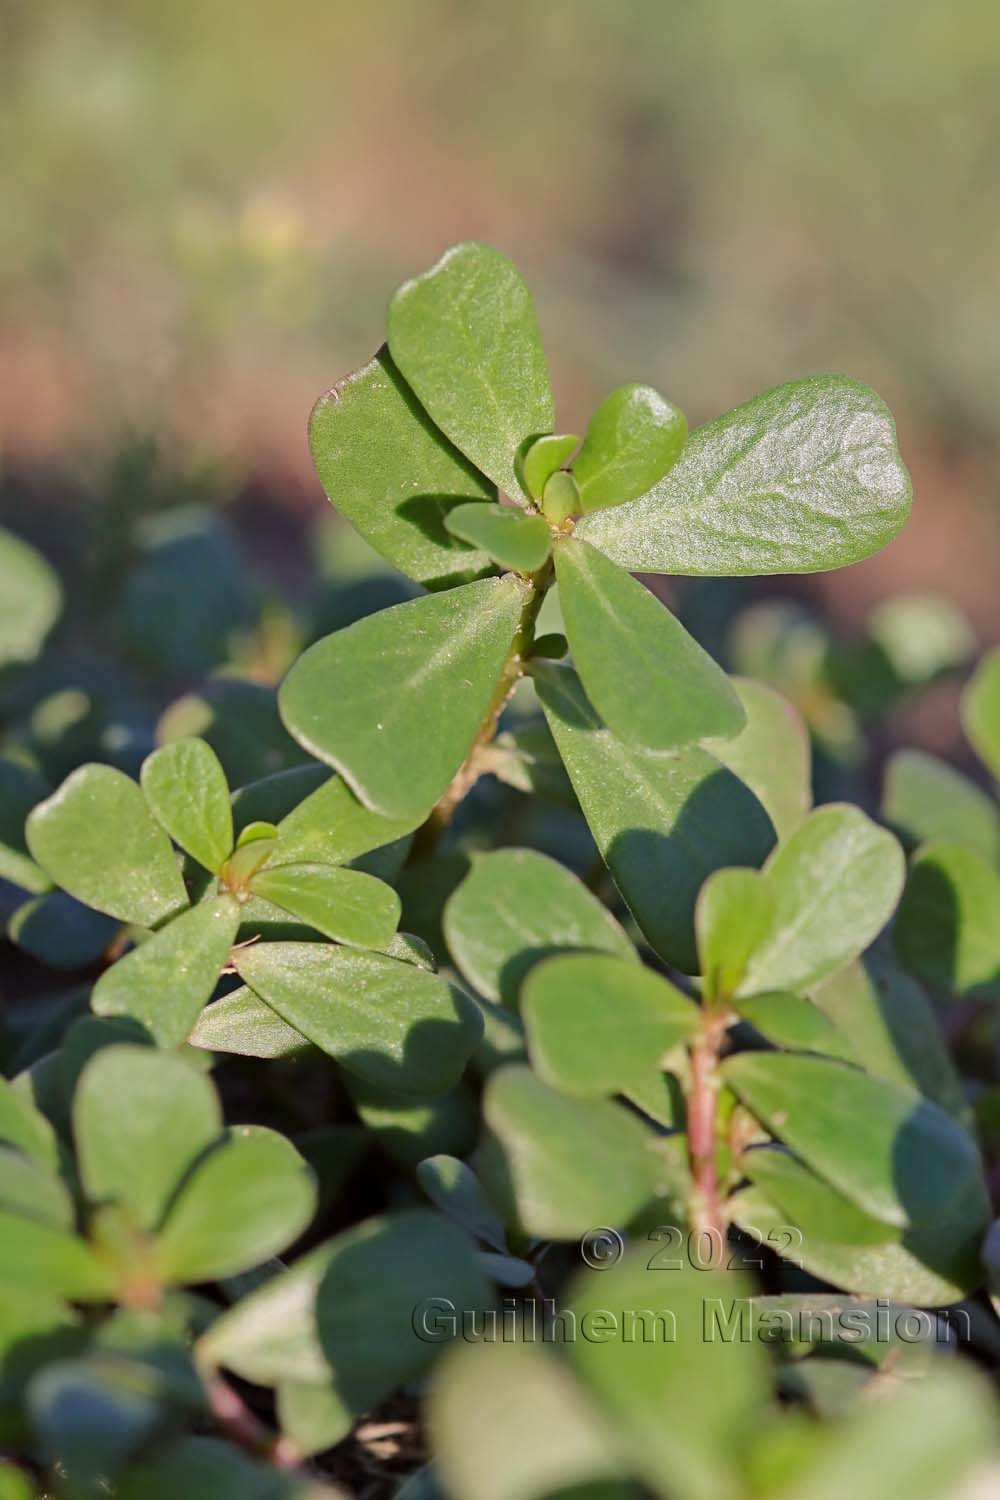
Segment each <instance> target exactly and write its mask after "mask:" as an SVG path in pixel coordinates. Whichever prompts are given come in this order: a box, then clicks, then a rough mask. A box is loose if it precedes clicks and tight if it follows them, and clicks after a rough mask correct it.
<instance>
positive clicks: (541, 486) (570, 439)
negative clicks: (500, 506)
mask: <svg viewBox="0 0 1000 1500" xmlns="http://www.w3.org/2000/svg"><path fill="white" fill-rule="evenodd" d="M579 441H580V439H579V438H578V437H576V436H574V435H573V434H571V433H559V432H547V433H545V434H544V436H542V437H539V438H535V440H534V442H533V443H531V444H530V445H529V446H528V448H527V449H526V450H525V453H524V457H523V458H522V459H521V463H520V469H521V472H520V480H521V487H522V489H523V490H524V492H525V494H527V495H529V496H530V497H531V499H532V500H535V501H538V500H541V498H542V495H543V494H544V493H545V486H546V485H547V484H548V482H549V480H550V479H551V478H552V475H553V474H554V473H555V472H556V470H557V469H561V468H562V466H563V464H564V463H565V462H566V460H567V459H568V458H569V456H570V454H571V453H572V452H573V450H574V449H575V448H576V445H577V444H578V443H579Z"/></svg>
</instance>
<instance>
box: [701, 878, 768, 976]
mask: <svg viewBox="0 0 1000 1500" xmlns="http://www.w3.org/2000/svg"><path fill="white" fill-rule="evenodd" d="M774 917H775V906H774V898H773V896H772V894H771V891H770V888H769V886H768V884H767V882H766V881H765V879H764V877H763V876H762V875H761V874H760V872H759V871H757V870H716V872H715V874H714V875H710V876H709V877H708V879H707V880H706V881H705V884H704V885H703V886H702V888H701V890H700V891H699V892H698V901H697V904H696V905H695V909H694V926H695V933H696V934H697V938H698V964H699V968H700V970H701V974H702V978H703V981H704V985H705V994H706V997H707V998H708V999H709V1000H713V1001H714V1000H725V999H728V998H729V997H730V996H732V995H734V994H735V993H736V991H737V989H738V988H739V986H740V982H741V981H742V979H743V976H744V975H745V973H746V971H747V966H748V965H749V963H750V961H751V959H752V958H753V955H754V953H755V952H756V951H757V949H758V948H759V947H760V946H761V944H762V943H763V942H765V940H766V939H767V936H768V933H769V932H770V929H771V924H772V922H773V921H774Z"/></svg>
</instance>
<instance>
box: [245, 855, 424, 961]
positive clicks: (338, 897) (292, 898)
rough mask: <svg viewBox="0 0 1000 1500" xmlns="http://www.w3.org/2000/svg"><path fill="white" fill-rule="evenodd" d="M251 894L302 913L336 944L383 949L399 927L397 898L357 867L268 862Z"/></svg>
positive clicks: (286, 909)
mask: <svg viewBox="0 0 1000 1500" xmlns="http://www.w3.org/2000/svg"><path fill="white" fill-rule="evenodd" d="M250 889H251V890H252V891H253V892H254V893H255V895H258V896H263V897H264V899H265V901H273V903H274V905H275V906H280V907H281V908H282V909H283V910H284V911H287V912H291V914H292V916H294V917H301V919H302V921H303V922H308V923H309V925H310V926H311V927H315V929H316V931H317V932H321V933H322V934H323V936H324V937H328V938H332V939H333V940H334V942H336V943H351V944H353V945H354V946H355V947H358V948H384V947H385V945H386V943H390V942H391V941H392V938H393V934H394V933H395V931H396V928H397V927H398V925H399V915H400V910H401V907H400V902H399V897H398V896H397V895H396V892H395V891H394V890H393V889H392V887H391V886H388V885H385V884H384V882H383V881H381V880H376V879H375V877H374V876H372V875H364V874H362V872H361V871H360V870H341V869H338V868H337V866H335V865H317V864H302V865H268V866H267V867H266V868H265V869H263V870H260V871H258V873H257V874H256V875H254V876H253V878H252V880H251V882H250Z"/></svg>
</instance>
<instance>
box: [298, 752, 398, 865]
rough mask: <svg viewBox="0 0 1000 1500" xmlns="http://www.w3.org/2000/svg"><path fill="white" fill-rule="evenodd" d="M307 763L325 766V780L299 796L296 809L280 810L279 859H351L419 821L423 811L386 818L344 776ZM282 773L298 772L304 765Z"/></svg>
mask: <svg viewBox="0 0 1000 1500" xmlns="http://www.w3.org/2000/svg"><path fill="white" fill-rule="evenodd" d="M306 769H308V770H309V771H311V772H315V771H319V772H321V773H322V776H323V777H324V780H323V783H322V785H320V786H317V787H316V788H315V789H310V791H309V795H308V796H304V797H303V798H302V800H301V801H299V799H298V798H297V797H296V798H294V799H293V805H292V807H291V810H289V811H283V812H282V813H281V815H280V816H279V820H278V847H277V851H276V856H275V857H276V862H277V863H279V864H298V863H300V862H301V863H310V862H312V861H314V860H315V861H317V862H318V863H320V864H325V865H346V864H351V863H352V862H353V861H355V860H359V859H360V857H361V856H362V855H365V854H369V853H371V852H372V851H373V850H386V849H388V848H389V846H390V845H398V844H399V843H400V841H401V840H402V839H403V836H404V835H405V834H408V833H410V832H411V831H412V829H414V828H415V827H416V825H417V823H418V822H419V821H420V814H419V813H418V814H417V815H416V816H411V817H409V818H384V817H382V816H381V815H380V814H379V813H375V812H372V810H371V808H370V807H365V805H364V803H363V802H359V801H358V799H357V797H355V795H354V793H353V792H352V791H351V789H350V787H349V786H348V785H347V783H346V781H344V780H343V779H342V778H341V777H340V776H332V775H330V774H329V773H328V772H327V771H326V769H325V767H323V766H309V767H302V768H301V770H306ZM283 774H284V775H286V776H289V777H295V776H298V775H299V770H294V771H288V772H285V773H283ZM275 779H276V780H277V779H278V778H275ZM294 804H297V805H294ZM403 847H404V849H405V845H404V846H403Z"/></svg>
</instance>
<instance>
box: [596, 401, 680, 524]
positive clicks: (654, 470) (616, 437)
mask: <svg viewBox="0 0 1000 1500" xmlns="http://www.w3.org/2000/svg"><path fill="white" fill-rule="evenodd" d="M687 430H688V429H687V421H686V419H685V417H684V414H683V412H680V411H678V410H677V407H676V406H672V405H671V404H670V402H669V401H664V399H663V397H662V396H661V395H659V394H658V393H657V392H656V391H654V390H653V388H652V386H648V385H623V386H622V387H621V389H620V390H617V391H612V393H611V395H610V396H608V397H607V398H606V399H605V400H604V401H602V402H601V404H600V406H599V407H598V408H597V410H596V412H595V413H594V415H593V416H592V417H591V419H590V426H589V427H588V428H587V435H586V437H585V438H584V440H583V446H582V447H581V449H580V451H579V453H578V454H577V456H576V458H575V460H574V462H573V473H574V475H575V476H576V481H577V484H578V485H579V486H580V498H581V500H582V501H583V509H584V511H591V510H602V509H603V508H604V507H605V506H607V505H621V504H622V503H623V502H624V501H626V500H635V499H636V498H637V496H639V495H644V494H645V493H646V491H647V490H651V489H652V488H653V485H654V484H657V483H658V482H659V480H661V479H662V478H663V476H664V474H666V472H667V470H668V469H669V468H671V467H672V465H673V464H675V463H676V462H677V459H678V457H679V456H680V451H681V449H682V448H683V447H684V440H685V438H686V437H687Z"/></svg>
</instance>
